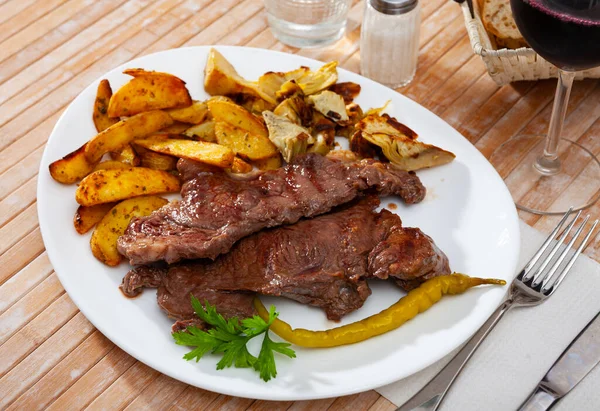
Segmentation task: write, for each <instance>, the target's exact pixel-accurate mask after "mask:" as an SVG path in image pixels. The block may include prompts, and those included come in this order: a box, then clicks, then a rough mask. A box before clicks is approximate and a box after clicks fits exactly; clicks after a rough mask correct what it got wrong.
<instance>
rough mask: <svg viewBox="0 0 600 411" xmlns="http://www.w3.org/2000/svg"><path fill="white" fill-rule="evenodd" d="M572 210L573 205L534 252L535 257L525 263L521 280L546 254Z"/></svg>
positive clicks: (520, 276) (520, 274) (520, 275)
mask: <svg viewBox="0 0 600 411" xmlns="http://www.w3.org/2000/svg"><path fill="white" fill-rule="evenodd" d="M572 212H573V207H571V208H569V210H567V212H566V213H565V215H564V216H563V218H561V220H560V221H559V222H558V224H557V225H556V227H555V228H554V230H552V232H551V233H550V235H549V236H548V238H546V241H544V244H542V246H541V247H540V249H539V250H537V251H536V253H535V254H534V256H533V257H531V260H529V262H528V263H527V264H525V267H523V269H522V270H521V272H520V273H519V276H518V278H520V279H521V280H523V281H524V278H525V277H528V276H529V273H530V272H531V269H532V268H533V266H535V264H536V263H537V262H538V260H539V259H540V257H541V256H542V254H544V252H545V251H546V249H547V248H548V246H549V245H550V243H551V242H552V240H553V239H554V237H556V234H557V233H558V231H559V230H560V228H561V227H562V225H563V224H564V223H565V221H566V220H567V218H569V216H570V215H571V213H572Z"/></svg>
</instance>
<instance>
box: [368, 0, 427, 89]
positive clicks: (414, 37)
mask: <svg viewBox="0 0 600 411" xmlns="http://www.w3.org/2000/svg"><path fill="white" fill-rule="evenodd" d="M420 23H421V8H420V4H419V1H418V0H366V1H365V12H364V17H363V23H362V29H361V30H362V32H361V36H360V68H361V72H362V73H361V74H362V75H363V76H366V77H369V78H371V79H373V80H375V81H377V82H379V83H381V84H384V85H386V86H388V87H391V88H398V87H401V86H404V85H406V84H408V83H410V82H411V80H412V79H413V77H414V76H415V72H416V70H417V59H418V56H419V26H420Z"/></svg>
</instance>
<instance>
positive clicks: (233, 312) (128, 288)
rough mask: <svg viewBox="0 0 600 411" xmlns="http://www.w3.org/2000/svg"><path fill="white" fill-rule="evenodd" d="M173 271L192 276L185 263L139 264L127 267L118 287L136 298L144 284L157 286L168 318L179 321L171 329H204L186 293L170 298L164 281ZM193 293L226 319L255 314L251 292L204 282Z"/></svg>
mask: <svg viewBox="0 0 600 411" xmlns="http://www.w3.org/2000/svg"><path fill="white" fill-rule="evenodd" d="M173 271H178V272H179V274H180V275H183V276H186V275H189V276H191V273H190V272H189V271H190V267H188V266H175V267H171V268H159V267H148V266H140V267H136V268H134V269H132V270H130V271H129V272H128V273H127V274H126V275H125V278H123V282H122V283H121V285H120V286H119V288H120V289H121V291H122V292H123V294H125V296H127V297H136V296H137V295H139V294H140V293H141V292H142V289H143V288H144V287H147V288H159V294H158V304H159V305H160V307H161V308H162V309H163V310H165V312H166V313H167V315H168V316H169V317H172V318H175V319H177V320H179V321H177V322H176V323H175V324H174V325H173V332H175V331H181V330H182V329H185V328H186V327H187V326H189V325H194V326H196V327H199V328H204V327H205V324H204V323H203V321H202V320H200V319H199V318H198V317H196V315H195V314H194V310H193V308H192V305H191V303H190V297H189V294H188V296H187V298H183V297H182V298H178V299H174V300H169V297H168V296H169V284H171V283H172V281H171V282H169V281H167V277H168V274H167V273H169V275H170V273H171V272H173ZM194 296H195V297H196V298H198V299H199V300H200V301H201V302H202V303H204V301H208V302H209V303H210V304H212V305H214V306H215V307H216V309H217V311H218V312H219V313H220V314H221V315H222V316H224V317H225V318H230V317H239V318H247V317H251V316H253V315H254V314H256V311H255V310H254V306H253V305H252V300H253V299H254V293H250V292H230V291H222V290H219V289H215V288H214V287H211V286H210V285H209V284H205V286H204V287H203V288H202V289H197V290H195V292H194Z"/></svg>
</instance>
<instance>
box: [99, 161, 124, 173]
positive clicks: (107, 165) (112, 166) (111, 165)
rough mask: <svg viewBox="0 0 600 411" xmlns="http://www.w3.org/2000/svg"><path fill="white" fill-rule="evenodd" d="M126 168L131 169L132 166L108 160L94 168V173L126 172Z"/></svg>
mask: <svg viewBox="0 0 600 411" xmlns="http://www.w3.org/2000/svg"><path fill="white" fill-rule="evenodd" d="M126 168H131V166H130V165H128V164H125V163H121V162H120V161H116V160H107V161H103V162H101V163H98V164H96V167H94V171H98V170H124V169H126Z"/></svg>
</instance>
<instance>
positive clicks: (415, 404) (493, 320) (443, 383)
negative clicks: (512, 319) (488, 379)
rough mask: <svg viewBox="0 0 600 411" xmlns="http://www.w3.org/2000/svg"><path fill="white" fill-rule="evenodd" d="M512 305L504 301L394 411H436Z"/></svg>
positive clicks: (509, 301) (511, 301) (511, 302)
mask: <svg viewBox="0 0 600 411" xmlns="http://www.w3.org/2000/svg"><path fill="white" fill-rule="evenodd" d="M513 303H514V301H513V300H512V299H509V300H505V301H504V302H503V303H502V304H501V305H500V306H499V307H498V308H497V309H496V311H494V313H493V314H492V315H491V317H490V318H489V319H488V320H487V321H486V322H485V323H484V324H483V325H482V326H481V328H480V329H479V330H477V332H476V333H475V334H474V335H473V337H471V339H470V340H469V341H468V342H467V343H466V344H465V346H464V347H463V348H462V349H461V350H460V351H459V352H458V354H456V355H455V356H454V358H452V360H450V362H449V363H448V364H447V365H446V366H445V367H444V368H443V369H442V371H440V372H439V374H438V375H436V376H435V377H434V378H433V379H432V380H431V381H429V382H428V383H427V385H425V386H424V387H423V388H422V389H421V391H419V392H418V393H416V394H415V395H414V396H413V397H412V398H411V399H409V400H408V401H407V402H406V403H405V404H404V405H402V406H401V407H399V408H398V409H397V410H396V411H410V410H419V411H435V410H437V408H438V407H439V405H440V403H441V402H442V400H443V399H444V396H445V395H446V393H447V392H448V389H449V388H450V386H451V385H452V383H453V382H454V380H455V379H456V377H457V376H458V374H460V372H461V371H462V369H463V367H464V366H465V364H466V363H467V361H469V358H471V355H473V353H474V352H475V350H476V349H477V347H479V344H480V343H481V341H483V339H484V338H485V337H486V336H487V335H488V334H489V333H490V331H491V330H492V328H494V326H495V325H496V324H497V323H498V321H499V320H500V319H501V318H502V316H503V315H504V313H506V312H507V311H508V310H509V309H510V308H511V307H512V305H513Z"/></svg>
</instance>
